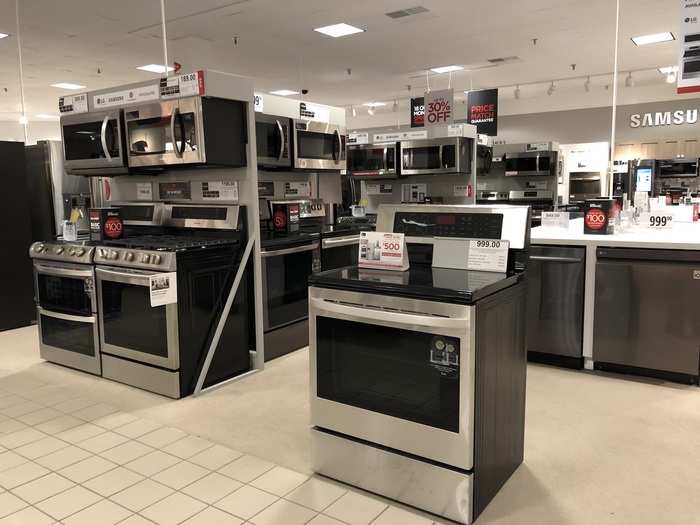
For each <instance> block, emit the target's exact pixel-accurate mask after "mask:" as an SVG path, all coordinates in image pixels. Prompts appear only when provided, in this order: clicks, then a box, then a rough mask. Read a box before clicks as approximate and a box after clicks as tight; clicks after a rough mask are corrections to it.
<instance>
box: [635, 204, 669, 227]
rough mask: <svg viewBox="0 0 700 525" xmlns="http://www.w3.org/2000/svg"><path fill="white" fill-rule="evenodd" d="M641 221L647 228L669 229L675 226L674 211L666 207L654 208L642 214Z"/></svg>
mask: <svg viewBox="0 0 700 525" xmlns="http://www.w3.org/2000/svg"><path fill="white" fill-rule="evenodd" d="M641 222H642V225H643V226H645V227H646V228H651V229H654V230H667V229H670V228H673V213H672V212H670V211H667V210H664V209H660V210H652V211H651V212H649V213H643V214H642V217H641Z"/></svg>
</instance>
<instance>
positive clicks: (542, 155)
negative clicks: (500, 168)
mask: <svg viewBox="0 0 700 525" xmlns="http://www.w3.org/2000/svg"><path fill="white" fill-rule="evenodd" d="M557 156H558V155H557V152H556V151H524V152H519V153H507V154H506V155H504V162H505V170H506V177H517V176H524V177H532V176H550V175H551V176H554V175H556V174H557Z"/></svg>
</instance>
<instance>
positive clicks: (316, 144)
mask: <svg viewBox="0 0 700 525" xmlns="http://www.w3.org/2000/svg"><path fill="white" fill-rule="evenodd" d="M293 123H294V141H293V142H294V167H295V168H297V169H302V170H336V171H337V170H344V169H346V167H347V161H346V154H345V142H346V136H345V129H344V128H341V127H340V126H334V125H333V124H326V123H324V122H311V121H306V120H300V119H297V120H294V121H293Z"/></svg>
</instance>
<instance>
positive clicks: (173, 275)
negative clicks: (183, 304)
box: [148, 272, 177, 307]
mask: <svg viewBox="0 0 700 525" xmlns="http://www.w3.org/2000/svg"><path fill="white" fill-rule="evenodd" d="M148 285H149V288H150V290H151V307H155V306H165V305H166V304H173V303H176V302H177V272H167V273H157V274H155V275H151V276H150V277H149V278H148Z"/></svg>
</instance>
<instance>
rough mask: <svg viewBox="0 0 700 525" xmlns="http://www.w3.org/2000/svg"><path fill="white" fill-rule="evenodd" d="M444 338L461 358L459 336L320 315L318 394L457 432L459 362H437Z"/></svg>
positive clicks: (318, 326) (318, 329)
mask: <svg viewBox="0 0 700 525" xmlns="http://www.w3.org/2000/svg"><path fill="white" fill-rule="evenodd" d="M444 339H447V340H448V341H447V342H448V343H449V344H451V345H453V346H454V347H456V348H455V351H454V352H453V354H452V355H453V356H454V357H453V360H455V359H456V362H457V363H458V361H459V340H457V339H453V338H440V337H436V336H434V335H432V334H425V333H421V332H413V331H409V330H402V329H399V328H389V327H385V326H379V325H370V324H365V323H359V322H354V321H345V320H340V319H331V318H328V317H317V318H316V355H317V363H316V364H317V389H318V392H317V393H318V396H319V397H322V398H324V399H329V400H331V401H336V402H338V403H343V404H346V405H351V406H354V407H358V408H362V409H365V410H371V411H372V412H378V413H381V414H386V415H388V416H393V417H398V418H401V419H405V420H408V421H414V422H416V423H421V424H423V425H428V426H431V427H435V428H440V429H443V430H448V431H451V432H459V365H458V364H454V362H453V364H451V365H445V364H436V363H434V362H433V361H435V360H436V359H438V360H439V359H441V357H442V356H438V355H436V350H435V347H436V343H437V340H443V343H444ZM438 346H442V345H438ZM443 348H444V346H443Z"/></svg>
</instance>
